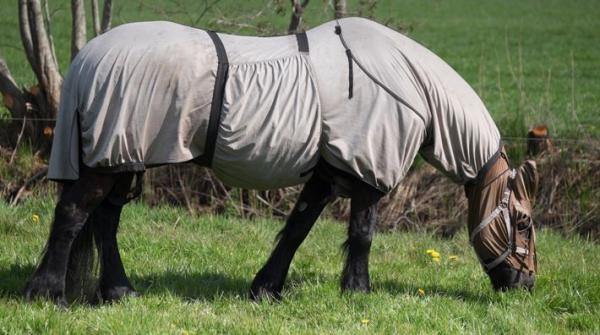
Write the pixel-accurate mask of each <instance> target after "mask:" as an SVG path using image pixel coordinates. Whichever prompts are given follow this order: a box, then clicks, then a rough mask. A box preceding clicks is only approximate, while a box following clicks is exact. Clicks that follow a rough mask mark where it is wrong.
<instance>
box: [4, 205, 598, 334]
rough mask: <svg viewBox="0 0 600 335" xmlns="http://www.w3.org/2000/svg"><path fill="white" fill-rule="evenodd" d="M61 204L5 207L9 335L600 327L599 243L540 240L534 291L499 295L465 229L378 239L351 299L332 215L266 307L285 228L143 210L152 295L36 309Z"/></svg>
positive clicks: (134, 236) (135, 242) (124, 242)
mask: <svg viewBox="0 0 600 335" xmlns="http://www.w3.org/2000/svg"><path fill="white" fill-rule="evenodd" d="M52 206H53V202H52V200H51V199H47V198H44V199H43V198H38V199H37V200H32V201H29V202H27V203H24V204H23V205H21V206H19V207H16V208H9V207H7V206H6V205H3V204H2V205H0V240H1V241H2V243H1V244H0V278H1V280H0V333H5V334H19V333H56V334H65V333H67V332H70V333H72V334H84V333H85V334H89V333H103V334H124V333H139V334H195V333H226V334H236V333H239V334H247V333H256V334H265V333H271V334H281V333H283V334H286V333H287V334H334V333H382V334H393V333H395V334H404V333H419V334H422V333H432V334H434V333H435V334H458V333H461V334H462V333H484V334H551V333H553V334H564V333H589V334H592V333H598V332H600V310H599V309H598V307H599V306H600V274H599V272H598V270H597V267H596V264H598V262H600V247H599V246H598V245H597V244H592V243H588V242H585V241H583V240H581V239H578V238H576V237H573V238H563V237H561V236H558V235H556V234H554V233H551V232H546V231H543V232H541V233H540V234H539V243H538V249H539V254H540V260H539V266H540V269H541V270H540V273H539V276H538V282H537V286H536V289H535V291H534V293H533V294H528V293H525V292H523V291H521V292H510V293H505V294H498V293H494V292H493V291H492V290H491V285H490V284H489V282H488V279H487V277H486V276H485V274H484V273H483V271H481V269H480V267H479V265H478V263H477V261H476V259H475V256H474V253H473V252H472V250H471V248H470V247H469V246H468V243H467V241H466V237H465V234H464V232H462V233H461V234H460V236H459V237H458V238H456V239H454V240H440V239H436V238H433V237H431V236H427V235H424V234H407V233H385V234H384V233H382V234H377V235H376V238H375V241H374V245H373V251H372V257H371V275H372V280H373V284H374V292H373V293H371V294H368V295H365V294H344V295H340V291H339V288H338V281H339V273H340V271H341V266H342V253H341V251H340V245H341V243H342V241H343V240H344V238H345V228H344V226H343V225H341V224H338V223H335V222H329V221H320V222H318V223H317V225H316V227H315V230H314V231H313V232H312V233H311V235H309V237H308V239H307V241H306V243H305V244H304V245H303V246H302V247H301V248H300V250H299V252H298V254H297V256H296V258H295V260H294V262H293V264H292V268H291V270H290V276H289V280H288V283H287V285H286V288H285V291H284V300H283V302H281V303H269V302H264V303H259V304H256V303H252V302H250V301H249V300H248V299H247V298H246V294H247V290H248V288H249V285H250V281H251V280H252V278H253V276H254V274H255V272H256V271H257V270H258V269H259V268H260V266H262V264H263V262H264V261H265V260H266V257H267V255H268V253H269V252H270V251H271V247H272V242H273V240H274V238H275V234H276V233H277V231H278V230H279V229H280V227H281V224H282V223H281V222H276V221H268V220H256V221H243V220H239V219H229V218H224V217H209V216H202V217H190V216H189V215H188V214H187V212H186V211H184V210H182V209H174V208H168V207H158V208H151V209H150V208H147V207H145V206H143V205H140V204H134V205H133V206H129V207H127V208H126V211H125V212H124V216H123V224H122V230H121V233H120V243H121V249H122V252H123V255H124V262H125V266H126V268H127V270H128V272H129V275H130V277H131V279H132V281H133V284H134V285H135V286H136V288H137V289H138V290H140V291H141V293H142V294H143V296H142V297H141V298H135V299H128V300H126V301H123V302H121V303H118V304H114V305H105V306H101V307H90V306H85V305H74V306H72V307H71V308H70V309H69V310H60V309H57V308H55V307H54V306H53V305H52V304H51V303H48V302H46V301H38V302H33V303H26V302H24V301H23V300H22V298H21V290H22V289H23V285H24V282H25V280H26V279H27V277H28V276H29V275H30V273H31V272H32V271H33V267H34V265H35V263H36V259H37V257H38V255H39V252H40V250H41V249H42V247H43V244H44V242H45V238H46V233H47V229H48V226H49V224H50V221H51V213H52ZM34 214H35V215H37V216H38V217H39V221H38V220H37V219H34V218H33V215H34ZM432 248H433V249H436V250H438V251H439V252H440V253H441V262H440V263H439V264H438V263H435V262H432V261H431V259H430V258H429V256H427V254H426V250H427V249H432ZM451 255H455V256H458V260H456V261H451V260H449V259H448V257H449V256H451ZM419 289H422V290H423V291H424V293H423V294H422V295H421V294H420V293H419Z"/></svg>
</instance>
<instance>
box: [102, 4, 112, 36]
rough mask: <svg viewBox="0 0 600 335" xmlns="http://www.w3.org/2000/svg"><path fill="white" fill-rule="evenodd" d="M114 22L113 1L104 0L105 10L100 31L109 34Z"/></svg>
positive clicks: (103, 10)
mask: <svg viewBox="0 0 600 335" xmlns="http://www.w3.org/2000/svg"><path fill="white" fill-rule="evenodd" d="M111 20H112V0H104V8H103V9H102V26H101V27H100V28H101V29H100V31H101V32H102V33H105V32H107V31H108V30H109V29H110V25H111Z"/></svg>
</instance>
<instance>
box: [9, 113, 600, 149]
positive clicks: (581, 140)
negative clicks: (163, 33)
mask: <svg viewBox="0 0 600 335" xmlns="http://www.w3.org/2000/svg"><path fill="white" fill-rule="evenodd" d="M57 120H58V119H57V118H28V117H25V118H14V117H0V122H14V121H19V122H23V121H41V122H56V121H57ZM548 138H549V139H550V140H552V141H553V142H572V143H584V142H590V140H591V139H590V138H568V137H552V136H549V137H548ZM502 140H503V141H505V142H516V141H546V140H547V138H536V137H526V136H523V137H520V136H502ZM597 140H599V141H600V139H597Z"/></svg>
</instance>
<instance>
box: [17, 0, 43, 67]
mask: <svg viewBox="0 0 600 335" xmlns="http://www.w3.org/2000/svg"><path fill="white" fill-rule="evenodd" d="M19 31H20V32H21V42H22V43H23V49H25V55H26V56H27V60H28V61H29V64H30V65H31V68H32V69H33V72H35V73H38V72H39V68H40V66H39V64H38V63H37V60H36V58H35V54H34V52H33V37H32V36H31V24H30V22H29V6H28V4H27V0H19Z"/></svg>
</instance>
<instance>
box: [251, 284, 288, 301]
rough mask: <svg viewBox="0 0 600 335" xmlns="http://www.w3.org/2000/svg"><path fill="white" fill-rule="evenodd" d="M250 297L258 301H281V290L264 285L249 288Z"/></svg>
mask: <svg viewBox="0 0 600 335" xmlns="http://www.w3.org/2000/svg"><path fill="white" fill-rule="evenodd" d="M250 299H251V300H253V301H256V302H259V301H275V302H279V301H281V292H279V291H277V290H272V289H269V288H266V287H257V288H254V287H253V288H252V289H250Z"/></svg>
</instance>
